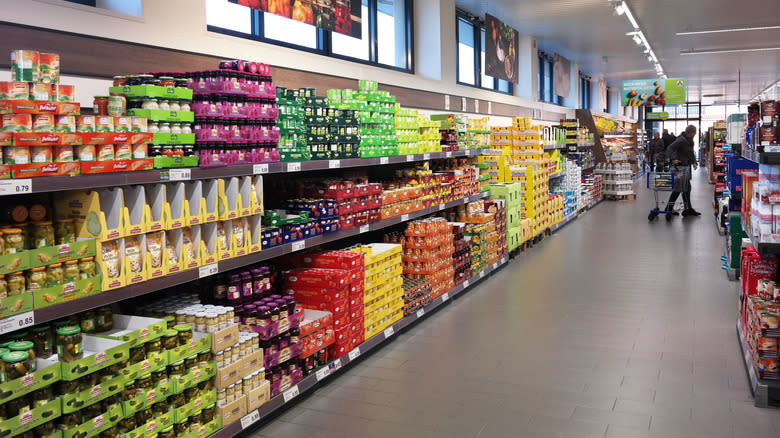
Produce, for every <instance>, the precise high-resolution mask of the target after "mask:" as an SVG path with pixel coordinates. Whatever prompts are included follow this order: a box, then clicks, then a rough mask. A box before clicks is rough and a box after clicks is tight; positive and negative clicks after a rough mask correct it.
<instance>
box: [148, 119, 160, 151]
mask: <svg viewBox="0 0 780 438" xmlns="http://www.w3.org/2000/svg"><path fill="white" fill-rule="evenodd" d="M146 130H147V132H151V133H152V134H157V133H158V132H160V124H159V123H157V122H149V124H148V125H147V126H146ZM152 156H154V155H152Z"/></svg>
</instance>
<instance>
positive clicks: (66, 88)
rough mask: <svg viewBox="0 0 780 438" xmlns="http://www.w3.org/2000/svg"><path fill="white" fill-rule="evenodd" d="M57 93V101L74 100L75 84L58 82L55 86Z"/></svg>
mask: <svg viewBox="0 0 780 438" xmlns="http://www.w3.org/2000/svg"><path fill="white" fill-rule="evenodd" d="M54 87H55V89H56V91H57V93H56V96H57V102H73V101H74V100H75V91H76V90H75V87H74V86H73V85H62V84H57V85H55V86H54Z"/></svg>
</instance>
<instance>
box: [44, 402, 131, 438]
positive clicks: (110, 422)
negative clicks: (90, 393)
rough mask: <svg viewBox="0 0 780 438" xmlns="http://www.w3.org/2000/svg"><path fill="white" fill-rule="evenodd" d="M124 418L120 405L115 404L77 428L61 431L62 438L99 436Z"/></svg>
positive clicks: (91, 437)
mask: <svg viewBox="0 0 780 438" xmlns="http://www.w3.org/2000/svg"><path fill="white" fill-rule="evenodd" d="M49 404H51V403H47V404H46V405H44V406H48V405H49ZM122 418H124V412H123V411H122V406H121V404H119V403H117V404H115V405H113V406H111V407H110V408H109V409H108V410H107V411H106V412H104V413H102V414H101V415H98V416H97V417H94V418H91V419H89V420H87V421H85V422H83V423H82V424H80V425H79V426H78V427H74V428H72V429H69V430H66V431H63V434H62V436H63V438H74V437H79V438H93V437H96V436H98V435H100V433H101V432H103V431H104V430H106V429H109V428H111V427H114V426H115V425H116V424H118V423H119V421H120V420H122Z"/></svg>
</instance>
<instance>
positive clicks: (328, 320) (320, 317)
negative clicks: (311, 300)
mask: <svg viewBox="0 0 780 438" xmlns="http://www.w3.org/2000/svg"><path fill="white" fill-rule="evenodd" d="M332 325H333V314H332V313H330V312H325V311H322V310H313V309H305V308H304V309H303V312H302V315H301V323H300V331H301V337H304V336H308V335H310V334H312V333H314V332H316V331H317V330H320V329H324V328H325V327H327V326H332Z"/></svg>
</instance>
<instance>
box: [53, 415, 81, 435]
mask: <svg viewBox="0 0 780 438" xmlns="http://www.w3.org/2000/svg"><path fill="white" fill-rule="evenodd" d="M58 424H59V428H60V429H63V430H70V429H74V428H76V427H78V425H80V424H81V411H76V412H72V413H70V414H63V415H62V416H61V417H60V418H59V420H58Z"/></svg>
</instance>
